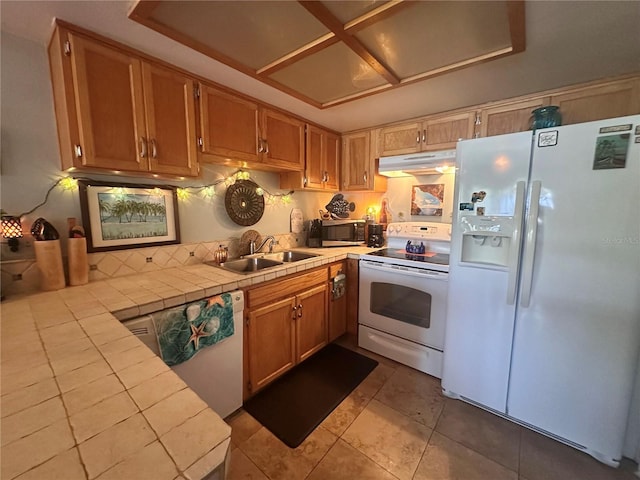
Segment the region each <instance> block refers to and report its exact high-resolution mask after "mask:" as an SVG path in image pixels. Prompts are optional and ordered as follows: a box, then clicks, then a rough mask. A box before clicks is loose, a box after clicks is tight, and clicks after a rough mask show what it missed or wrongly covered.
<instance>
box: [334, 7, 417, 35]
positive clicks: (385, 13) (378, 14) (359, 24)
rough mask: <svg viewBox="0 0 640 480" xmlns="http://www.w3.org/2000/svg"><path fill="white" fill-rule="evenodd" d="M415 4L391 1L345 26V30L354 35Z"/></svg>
mask: <svg viewBox="0 0 640 480" xmlns="http://www.w3.org/2000/svg"><path fill="white" fill-rule="evenodd" d="M414 3H415V2H408V1H406V0H391V1H390V2H387V3H385V4H384V5H380V6H379V7H378V8H374V9H373V10H371V11H370V12H367V13H365V14H364V15H360V16H359V17H358V18H354V19H353V20H351V21H350V22H347V23H346V24H345V25H344V30H345V31H346V32H349V33H350V34H352V35H353V34H354V33H355V32H359V31H360V30H362V29H364V28H367V27H368V26H369V25H373V24H374V23H377V22H380V21H382V20H384V19H385V18H389V17H391V16H392V15H395V14H396V13H398V12H399V11H400V10H402V9H403V8H405V7H409V6H411V5H412V4H414Z"/></svg>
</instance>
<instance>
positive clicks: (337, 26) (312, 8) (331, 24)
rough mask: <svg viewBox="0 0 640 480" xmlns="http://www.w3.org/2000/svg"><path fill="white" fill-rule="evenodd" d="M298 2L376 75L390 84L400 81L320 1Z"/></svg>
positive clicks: (302, 0) (306, 0)
mask: <svg viewBox="0 0 640 480" xmlns="http://www.w3.org/2000/svg"><path fill="white" fill-rule="evenodd" d="M298 3H299V4H300V5H302V6H303V7H304V8H306V9H307V11H308V12H309V13H311V14H312V15H313V16H314V17H316V18H317V19H318V20H319V21H320V22H321V23H322V24H323V25H324V26H325V27H327V28H328V29H329V30H331V31H332V32H333V33H334V34H335V35H336V37H337V38H338V39H339V40H341V41H342V42H343V43H344V44H345V45H346V46H347V47H349V48H350V49H351V50H353V51H354V52H355V53H356V54H357V55H358V56H359V57H360V58H362V59H363V60H364V61H365V62H367V63H368V64H369V65H370V66H371V68H373V69H374V70H375V71H376V72H377V73H378V75H380V76H381V77H383V78H384V79H385V80H386V81H387V82H388V83H390V84H391V85H398V84H399V83H400V79H399V78H398V77H397V76H396V75H395V74H394V73H393V72H392V71H391V69H390V68H388V67H387V66H385V65H383V64H382V63H381V62H380V61H379V60H378V59H377V58H376V57H374V56H373V55H372V54H371V52H369V50H367V49H366V48H365V46H364V45H363V44H362V43H360V40H358V39H357V38H356V37H354V36H352V35H351V34H349V33H347V32H346V31H345V29H344V25H342V22H340V20H338V19H337V18H336V17H335V16H334V15H333V14H332V13H331V12H330V11H329V9H328V8H327V7H325V6H324V5H323V4H322V3H321V2H318V1H309V0H300V1H299V2H298Z"/></svg>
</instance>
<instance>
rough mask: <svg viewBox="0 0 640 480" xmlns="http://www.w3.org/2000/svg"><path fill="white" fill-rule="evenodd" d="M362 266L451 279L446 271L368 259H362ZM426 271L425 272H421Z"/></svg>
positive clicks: (427, 277) (433, 278) (429, 277)
mask: <svg viewBox="0 0 640 480" xmlns="http://www.w3.org/2000/svg"><path fill="white" fill-rule="evenodd" d="M360 268H361V269H367V270H376V271H378V272H385V273H390V272H391V273H397V274H399V275H410V276H412V277H418V278H425V279H431V280H444V281H447V280H448V279H449V274H448V273H444V272H436V271H434V270H427V269H420V268H413V267H398V266H392V265H385V264H378V263H372V262H368V261H366V260H360ZM420 272H425V273H420Z"/></svg>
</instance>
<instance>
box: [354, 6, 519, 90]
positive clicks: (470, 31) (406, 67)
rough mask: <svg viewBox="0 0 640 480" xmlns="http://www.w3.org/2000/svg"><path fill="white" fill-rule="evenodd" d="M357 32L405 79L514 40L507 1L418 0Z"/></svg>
mask: <svg viewBox="0 0 640 480" xmlns="http://www.w3.org/2000/svg"><path fill="white" fill-rule="evenodd" d="M355 36H356V38H358V39H359V40H360V41H361V42H362V43H363V44H364V46H365V47H366V48H367V49H368V50H369V51H370V52H371V53H373V55H374V56H376V58H378V59H379V60H380V61H381V62H382V63H383V64H385V65H386V66H387V67H389V68H390V69H391V71H393V72H394V73H395V74H396V75H397V76H399V77H400V78H402V79H406V78H407V77H413V76H414V75H418V74H421V73H423V72H429V71H431V70H434V69H437V68H440V67H443V66H447V65H452V64H455V63H457V62H460V61H462V60H467V59H471V58H475V57H479V56H481V55H485V54H488V53H490V52H494V51H498V50H503V49H505V48H508V47H510V46H511V41H510V40H511V39H510V34H509V24H508V19H507V9H506V5H505V3H504V2H415V3H414V4H413V5H412V6H411V8H406V9H404V10H402V11H399V12H398V13H397V14H395V15H393V16H392V17H389V18H385V19H383V20H381V21H380V22H377V23H375V24H373V25H371V26H368V27H366V28H364V29H363V30H361V31H360V32H357V33H356V34H355Z"/></svg>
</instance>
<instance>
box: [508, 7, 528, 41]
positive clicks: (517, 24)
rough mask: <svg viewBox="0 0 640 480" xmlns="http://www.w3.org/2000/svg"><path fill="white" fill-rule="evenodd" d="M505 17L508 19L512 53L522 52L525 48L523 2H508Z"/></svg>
mask: <svg viewBox="0 0 640 480" xmlns="http://www.w3.org/2000/svg"><path fill="white" fill-rule="evenodd" d="M507 17H508V18H509V33H510V34H511V46H512V47H513V53H519V52H524V50H525V46H526V31H525V21H524V0H512V1H508V2H507Z"/></svg>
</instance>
